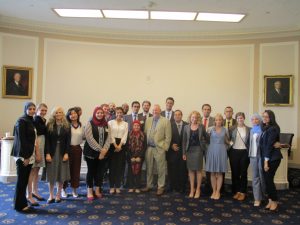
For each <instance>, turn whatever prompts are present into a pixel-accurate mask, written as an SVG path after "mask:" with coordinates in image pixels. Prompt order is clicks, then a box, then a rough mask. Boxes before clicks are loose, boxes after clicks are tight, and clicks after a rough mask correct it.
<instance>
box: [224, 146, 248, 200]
mask: <svg viewBox="0 0 300 225" xmlns="http://www.w3.org/2000/svg"><path fill="white" fill-rule="evenodd" d="M229 162H230V167H231V181H232V185H231V190H232V193H233V194H236V193H237V192H241V193H246V192H247V185H248V179H247V178H248V177H247V176H248V173H247V170H248V166H249V163H250V159H249V157H248V151H247V149H242V150H241V149H234V148H232V149H230V151H229Z"/></svg>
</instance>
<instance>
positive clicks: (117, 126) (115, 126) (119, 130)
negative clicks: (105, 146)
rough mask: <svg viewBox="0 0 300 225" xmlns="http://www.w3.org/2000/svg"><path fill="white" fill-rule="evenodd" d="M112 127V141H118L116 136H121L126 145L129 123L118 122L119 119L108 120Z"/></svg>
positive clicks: (109, 125)
mask: <svg viewBox="0 0 300 225" xmlns="http://www.w3.org/2000/svg"><path fill="white" fill-rule="evenodd" d="M108 127H109V129H110V132H111V133H110V135H111V143H113V144H114V143H116V140H115V138H121V143H122V144H123V145H124V144H126V141H127V134H128V123H127V122H125V121H121V122H119V123H118V122H117V120H111V121H109V122H108Z"/></svg>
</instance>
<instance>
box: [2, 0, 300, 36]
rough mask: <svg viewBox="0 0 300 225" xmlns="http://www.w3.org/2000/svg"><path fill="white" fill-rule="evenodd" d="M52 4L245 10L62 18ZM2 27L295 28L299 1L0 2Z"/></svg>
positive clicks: (209, 31) (222, 31)
mask: <svg viewBox="0 0 300 225" xmlns="http://www.w3.org/2000/svg"><path fill="white" fill-rule="evenodd" d="M53 8H87V9H135V10H139V9H147V10H168V11H192V12H194V11H201V12H219V13H245V14H246V17H245V18H244V20H242V22H240V23H218V22H199V21H162V20H159V21H158V20H146V21H145V20H124V19H123V20H121V19H86V18H61V17H59V16H57V14H55V13H54V12H53V10H52V9H53ZM1 26H2V27H10V28H20V27H22V26H23V27H26V28H27V29H35V30H37V29H40V30H42V31H45V30H46V28H47V29H49V30H51V29H56V31H57V30H61V31H63V30H65V31H66V30H68V32H77V33H79V32H88V33H90V34H93V33H94V34H97V33H98V34H100V33H115V34H116V33H122V32H123V33H127V34H130V33H131V34H143V35H150V36H155V35H159V34H164V35H168V36H169V37H170V36H172V35H174V37H175V36H181V37H185V36H190V37H192V36H195V37H196V36H199V35H202V36H203V35H211V36H222V35H229V34H230V35H234V34H238V35H240V34H244V35H250V34H263V33H276V32H281V33H284V32H299V31H300V0H150V1H149V0H106V1H104V0H0V27H1Z"/></svg>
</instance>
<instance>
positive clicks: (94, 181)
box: [83, 107, 111, 200]
mask: <svg viewBox="0 0 300 225" xmlns="http://www.w3.org/2000/svg"><path fill="white" fill-rule="evenodd" d="M104 113H105V112H104V110H103V109H102V108H101V107H96V108H95V109H94V112H93V117H92V119H91V120H90V121H89V122H88V123H87V124H86V126H85V130H84V133H85V138H86V142H85V144H84V148H83V155H84V159H85V161H86V164H87V168H88V170H87V174H86V184H87V198H88V200H93V199H94V186H95V197H96V198H101V197H102V193H101V187H102V183H103V176H104V172H105V165H106V162H107V153H108V149H109V147H110V141H111V140H110V132H109V129H108V125H107V121H106V119H105V114H104Z"/></svg>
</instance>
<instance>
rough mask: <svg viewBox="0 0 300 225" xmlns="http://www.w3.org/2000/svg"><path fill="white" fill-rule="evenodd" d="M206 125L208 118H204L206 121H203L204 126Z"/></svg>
mask: <svg viewBox="0 0 300 225" xmlns="http://www.w3.org/2000/svg"><path fill="white" fill-rule="evenodd" d="M206 125H207V118H204V121H203V126H204V128H206Z"/></svg>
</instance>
